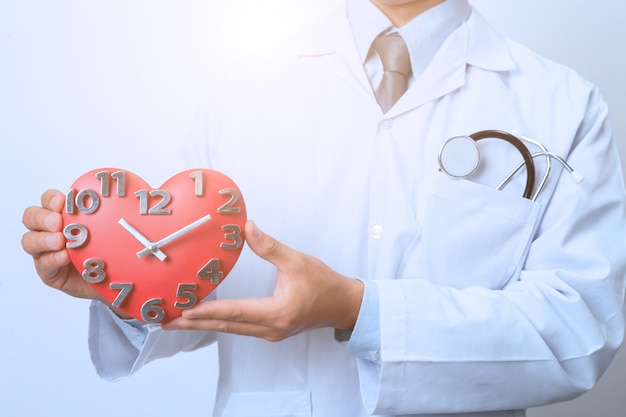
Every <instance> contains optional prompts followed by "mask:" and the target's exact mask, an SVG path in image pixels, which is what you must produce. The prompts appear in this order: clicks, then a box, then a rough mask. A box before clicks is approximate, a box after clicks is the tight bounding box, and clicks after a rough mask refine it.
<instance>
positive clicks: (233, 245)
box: [220, 224, 243, 250]
mask: <svg viewBox="0 0 626 417" xmlns="http://www.w3.org/2000/svg"><path fill="white" fill-rule="evenodd" d="M222 230H223V231H224V232H225V233H224V239H228V240H231V241H232V242H229V243H226V242H222V243H220V248H222V249H229V250H234V249H239V248H240V247H241V245H242V244H243V239H242V238H241V227H239V226H237V225H236V224H225V225H224V226H222Z"/></svg>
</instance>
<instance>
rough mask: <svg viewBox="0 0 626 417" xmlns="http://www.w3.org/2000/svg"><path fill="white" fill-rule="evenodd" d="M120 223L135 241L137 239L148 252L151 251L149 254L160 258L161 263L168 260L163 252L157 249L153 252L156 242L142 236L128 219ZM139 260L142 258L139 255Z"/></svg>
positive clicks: (121, 220)
mask: <svg viewBox="0 0 626 417" xmlns="http://www.w3.org/2000/svg"><path fill="white" fill-rule="evenodd" d="M118 223H119V224H120V225H121V226H122V227H123V228H124V229H125V230H126V231H127V232H128V233H130V234H131V236H132V237H134V238H135V239H137V240H138V241H139V243H141V244H142V245H144V246H145V248H146V249H147V250H149V252H148V253H152V254H153V255H154V256H156V257H157V258H159V260H160V261H163V260H165V258H167V255H166V254H164V253H163V252H162V251H161V250H159V249H158V248H156V249H155V250H154V251H153V250H152V248H153V246H154V242H152V241H151V240H149V239H148V238H147V237H145V236H144V235H142V234H141V233H140V232H139V230H137V229H135V228H134V227H133V226H132V225H131V224H130V223H128V222H127V221H126V219H124V218H121V219H120V220H119V221H118ZM137 256H138V257H139V258H141V256H139V255H137Z"/></svg>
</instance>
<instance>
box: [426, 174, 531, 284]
mask: <svg viewBox="0 0 626 417" xmlns="http://www.w3.org/2000/svg"><path fill="white" fill-rule="evenodd" d="M540 212H541V205H540V204H539V203H536V202H533V201H531V200H529V199H526V198H523V197H521V196H517V195H514V194H511V193H510V192H506V191H499V190H495V189H493V188H491V187H488V186H485V185H481V184H478V183H474V182H471V181H468V180H458V179H453V178H450V177H448V176H447V175H445V174H442V173H437V175H436V177H435V179H434V181H433V187H432V189H431V191H430V193H429V196H428V200H427V202H426V206H425V209H424V219H423V223H422V224H423V234H422V261H423V264H422V267H423V272H424V273H425V277H426V279H429V280H431V281H433V282H435V283H437V284H441V285H446V286H451V287H454V288H458V289H462V288H467V287H471V286H481V287H486V288H490V289H500V288H502V287H504V286H505V285H506V284H507V282H509V281H511V280H512V279H514V278H516V277H517V276H518V275H519V271H520V269H521V267H522V263H523V260H524V258H525V256H526V253H527V251H528V248H529V246H530V242H531V240H532V237H533V234H534V231H535V228H536V225H537V223H538V219H539V214H540Z"/></svg>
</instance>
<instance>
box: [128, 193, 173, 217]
mask: <svg viewBox="0 0 626 417" xmlns="http://www.w3.org/2000/svg"><path fill="white" fill-rule="evenodd" d="M135 197H137V198H138V199H139V214H142V215H145V214H172V210H170V209H168V208H166V207H167V206H168V204H170V201H171V200H172V197H171V196H170V193H168V192H167V191H165V190H153V191H150V192H148V190H139V191H135ZM151 198H155V199H159V198H160V200H159V201H157V202H156V204H154V205H153V206H151V207H150V206H149V201H148V200H150V199H151Z"/></svg>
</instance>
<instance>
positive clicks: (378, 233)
mask: <svg viewBox="0 0 626 417" xmlns="http://www.w3.org/2000/svg"><path fill="white" fill-rule="evenodd" d="M370 236H371V237H372V239H380V238H381V237H383V227H382V226H381V225H379V224H377V225H375V226H372V228H371V229H370Z"/></svg>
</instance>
